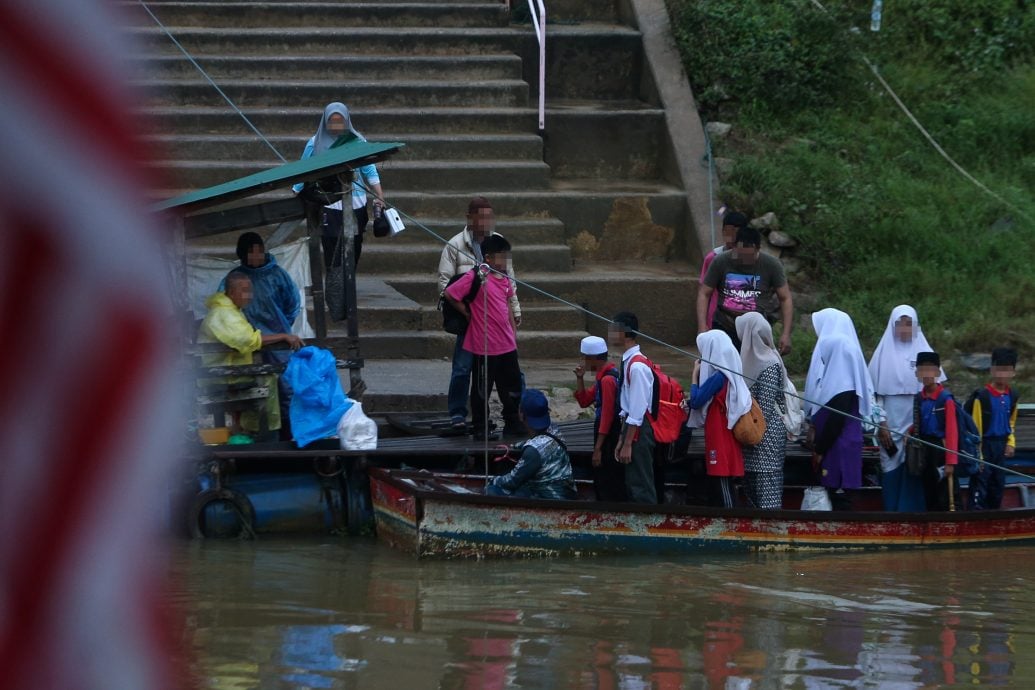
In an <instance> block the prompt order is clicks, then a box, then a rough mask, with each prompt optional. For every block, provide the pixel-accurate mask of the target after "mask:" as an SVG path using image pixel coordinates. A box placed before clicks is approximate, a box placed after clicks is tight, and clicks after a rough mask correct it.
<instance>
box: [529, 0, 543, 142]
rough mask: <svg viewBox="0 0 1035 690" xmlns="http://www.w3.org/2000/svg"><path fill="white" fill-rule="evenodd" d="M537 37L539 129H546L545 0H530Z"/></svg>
mask: <svg viewBox="0 0 1035 690" xmlns="http://www.w3.org/2000/svg"><path fill="white" fill-rule="evenodd" d="M528 11H529V13H530V14H531V16H532V26H533V27H534V28H535V37H536V40H538V41H539V131H540V132H543V131H544V130H545V129H546V5H544V4H543V0H528Z"/></svg>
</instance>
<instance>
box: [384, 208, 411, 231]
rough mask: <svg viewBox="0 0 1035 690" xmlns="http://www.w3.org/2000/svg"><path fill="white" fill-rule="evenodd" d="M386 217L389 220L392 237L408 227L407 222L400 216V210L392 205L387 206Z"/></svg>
mask: <svg viewBox="0 0 1035 690" xmlns="http://www.w3.org/2000/svg"><path fill="white" fill-rule="evenodd" d="M385 218H386V219H387V220H388V227H389V228H390V229H391V232H392V234H391V237H395V236H396V235H398V234H399V233H400V232H402V231H403V230H405V229H406V224H405V223H403V221H402V218H400V217H399V212H398V211H396V210H395V209H394V208H392V207H391V206H386V207H385Z"/></svg>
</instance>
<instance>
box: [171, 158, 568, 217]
mask: <svg viewBox="0 0 1035 690" xmlns="http://www.w3.org/2000/svg"><path fill="white" fill-rule="evenodd" d="M271 158H272V153H271ZM151 165H152V166H153V167H155V168H156V169H158V170H160V171H161V172H162V173H163V174H164V175H165V176H167V177H169V178H171V179H173V180H176V181H178V183H179V184H178V186H181V187H182V188H184V189H198V188H204V187H210V186H213V185H217V184H222V183H223V182H229V181H231V180H235V179H237V178H239V177H244V176H246V175H251V174H253V173H256V172H260V171H262V170H266V169H268V168H271V167H275V166H276V165H277V161H275V160H251V161H247V160H244V161H242V160H227V161H223V160H218V161H212V160H209V161H197V160H164V161H155V162H153V163H152V164H151ZM380 170H381V184H382V186H383V187H384V189H385V191H386V193H387V194H389V195H394V194H396V193H397V191H398V192H399V193H401V192H405V191H407V190H417V189H419V190H450V191H452V190H455V189H469V190H480V191H481V192H485V193H489V192H492V191H494V190H506V189H526V190H528V189H546V188H547V187H549V185H550V167H549V166H548V165H546V164H545V163H543V162H542V161H520V160H518V161H389V162H387V163H383V164H382V165H381V167H380ZM475 193H479V192H478V191H475V192H469V193H467V194H466V195H465V196H466V197H467V199H468V200H470V197H471V196H473V195H474V194H475ZM466 204H467V201H465V202H464V205H463V206H462V208H466ZM403 210H406V207H403Z"/></svg>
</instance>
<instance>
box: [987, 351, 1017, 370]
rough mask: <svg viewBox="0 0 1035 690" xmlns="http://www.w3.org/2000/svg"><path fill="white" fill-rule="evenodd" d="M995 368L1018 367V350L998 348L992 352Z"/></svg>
mask: <svg viewBox="0 0 1035 690" xmlns="http://www.w3.org/2000/svg"><path fill="white" fill-rule="evenodd" d="M992 366H993V367H1015V366H1017V350H1015V349H1013V348H1012V347H997V348H996V349H994V350H992Z"/></svg>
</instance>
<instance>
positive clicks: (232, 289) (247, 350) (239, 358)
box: [198, 271, 303, 431]
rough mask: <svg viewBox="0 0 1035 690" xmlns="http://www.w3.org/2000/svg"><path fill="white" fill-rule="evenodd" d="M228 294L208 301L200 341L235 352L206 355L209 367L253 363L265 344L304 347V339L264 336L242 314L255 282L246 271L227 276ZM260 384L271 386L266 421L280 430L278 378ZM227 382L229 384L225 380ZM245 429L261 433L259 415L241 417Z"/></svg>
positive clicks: (287, 335) (266, 378)
mask: <svg viewBox="0 0 1035 690" xmlns="http://www.w3.org/2000/svg"><path fill="white" fill-rule="evenodd" d="M225 290H226V291H225V292H217V293H215V294H214V295H212V296H211V297H209V298H208V299H207V300H205V306H206V307H208V313H207V314H205V320H204V321H202V322H201V332H200V333H199V335H198V342H201V343H215V342H219V343H223V344H224V345H226V346H227V347H229V348H230V349H231V350H232V351H231V352H227V353H217V354H211V355H205V357H204V362H205V365H206V366H236V365H242V364H252V356H253V355H254V354H255V353H256V352H257V351H258V350H260V349H262V347H263V346H265V345H272V344H274V343H287V344H288V345H289V346H290V347H291V349H292V350H297V349H298V348H300V347H302V345H303V343H302V339H301V338H299V337H298V336H297V335H293V334H291V333H273V334H267V335H264V334H262V333H260V332H259V331H258V329H256V328H255V327H254V326H252V325H251V324H250V323H248V319H247V318H245V316H244V312H243V311H242V310H243V309H244V308H245V307H246V306H247V305H248V303H249V302H251V300H252V281H251V279H250V278H249V277H248V276H247V274H245V273H244V272H237V271H233V272H231V273H230V275H228V276H227V277H226V286H225ZM255 379H256V382H257V383H258V385H261V386H269V389H270V395H269V398H267V399H266V419H267V423H268V427H269V430H270V431H275V430H277V429H279V428H280V405H279V403H278V399H277V380H276V377H275V376H257V377H255ZM224 383H229V381H225V382H224ZM241 426H242V427H243V428H244V429H245V430H247V431H258V429H259V419H258V415H257V414H256V413H255V412H251V411H248V412H244V413H243V414H242V415H241Z"/></svg>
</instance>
